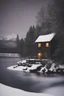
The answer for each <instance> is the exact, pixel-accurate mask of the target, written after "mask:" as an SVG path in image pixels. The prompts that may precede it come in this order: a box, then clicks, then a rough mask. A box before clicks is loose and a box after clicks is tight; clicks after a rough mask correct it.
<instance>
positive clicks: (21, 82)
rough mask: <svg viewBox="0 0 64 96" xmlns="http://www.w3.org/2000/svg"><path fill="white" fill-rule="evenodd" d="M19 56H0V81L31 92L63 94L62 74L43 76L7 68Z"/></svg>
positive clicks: (56, 95) (58, 95)
mask: <svg viewBox="0 0 64 96" xmlns="http://www.w3.org/2000/svg"><path fill="white" fill-rule="evenodd" d="M19 60H20V58H0V77H1V78H0V83H4V84H6V85H9V86H12V87H15V88H19V89H22V90H27V91H32V92H44V93H49V94H53V95H54V96H64V95H63V94H64V91H63V90H64V77H63V76H58V75H56V76H53V75H52V76H43V75H42V74H33V73H26V72H17V71H11V70H7V67H9V66H12V65H16V62H18V61H19Z"/></svg>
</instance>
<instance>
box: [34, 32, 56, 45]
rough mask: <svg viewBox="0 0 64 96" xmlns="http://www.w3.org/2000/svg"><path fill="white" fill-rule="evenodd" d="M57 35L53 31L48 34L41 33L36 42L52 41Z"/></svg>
mask: <svg viewBox="0 0 64 96" xmlns="http://www.w3.org/2000/svg"><path fill="white" fill-rule="evenodd" d="M54 36H55V33H51V34H47V35H40V36H39V37H38V38H37V39H36V41H35V42H36V43H37V42H50V41H51V40H52V39H53V38H54Z"/></svg>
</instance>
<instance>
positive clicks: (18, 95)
mask: <svg viewBox="0 0 64 96" xmlns="http://www.w3.org/2000/svg"><path fill="white" fill-rule="evenodd" d="M0 96H52V95H50V94H45V93H33V92H26V91H23V90H20V89H16V88H12V87H9V86H6V85H3V84H1V83H0Z"/></svg>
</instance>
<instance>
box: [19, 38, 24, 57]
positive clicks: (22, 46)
mask: <svg viewBox="0 0 64 96" xmlns="http://www.w3.org/2000/svg"><path fill="white" fill-rule="evenodd" d="M19 51H20V55H21V56H24V40H23V38H21V40H20V42H19Z"/></svg>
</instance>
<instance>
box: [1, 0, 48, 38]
mask: <svg viewBox="0 0 64 96" xmlns="http://www.w3.org/2000/svg"><path fill="white" fill-rule="evenodd" d="M46 2H47V0H0V37H5V36H7V35H8V36H9V35H11V34H18V35H19V36H20V37H21V38H25V36H26V33H27V31H28V30H29V27H30V26H32V25H35V26H36V16H37V14H38V12H39V10H40V9H41V8H42V6H45V4H46Z"/></svg>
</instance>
